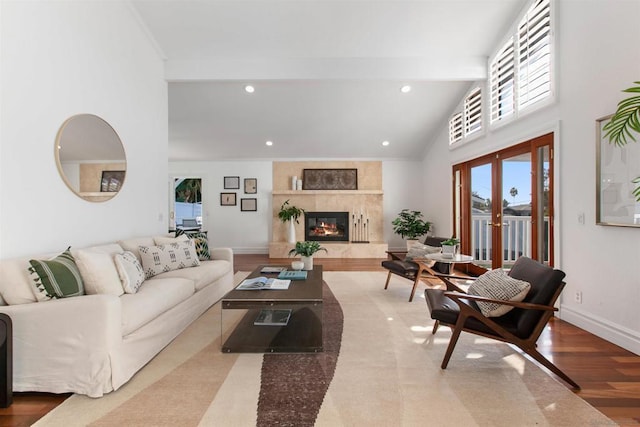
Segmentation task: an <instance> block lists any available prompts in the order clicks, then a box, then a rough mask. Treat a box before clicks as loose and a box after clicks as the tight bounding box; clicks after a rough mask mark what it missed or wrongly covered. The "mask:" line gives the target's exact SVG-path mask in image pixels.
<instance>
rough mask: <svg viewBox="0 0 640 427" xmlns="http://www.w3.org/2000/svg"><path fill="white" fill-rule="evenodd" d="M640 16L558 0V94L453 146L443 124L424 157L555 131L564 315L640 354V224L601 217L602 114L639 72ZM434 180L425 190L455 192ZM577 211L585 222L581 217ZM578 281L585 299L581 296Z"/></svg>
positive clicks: (434, 168)
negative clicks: (598, 159) (598, 143)
mask: <svg viewBox="0 0 640 427" xmlns="http://www.w3.org/2000/svg"><path fill="white" fill-rule="evenodd" d="M638 16H640V2H637V1H626V0H610V1H606V2H605V1H600V0H584V1H579V2H578V1H571V0H560V1H557V2H556V17H557V19H558V22H557V24H556V43H557V45H556V50H557V55H556V58H557V60H558V67H557V69H558V76H557V80H556V81H557V102H556V104H555V105H553V106H550V107H547V108H545V109H543V110H541V111H537V112H535V113H533V114H531V115H528V116H526V117H523V118H522V119H521V120H519V121H517V122H514V123H512V124H510V125H508V126H505V127H503V128H501V129H499V130H497V131H494V132H489V133H488V134H486V135H485V136H484V137H482V138H480V139H478V140H476V141H473V142H471V143H469V144H466V145H464V146H462V147H460V148H458V149H455V150H452V151H449V149H448V148H447V145H448V142H447V133H446V131H445V129H444V126H443V131H442V133H441V134H440V136H439V137H438V138H437V140H436V141H435V143H434V144H433V146H431V147H430V148H429V149H428V152H427V155H426V157H425V163H426V164H427V165H428V167H425V175H424V180H425V182H430V181H433V180H436V179H437V178H438V176H440V175H441V174H449V175H450V174H451V165H452V164H454V163H457V162H459V161H462V160H466V159H470V158H473V157H475V156H478V155H479V154H483V153H487V152H491V151H494V150H496V149H499V148H503V147H505V146H509V145H513V144H516V143H518V142H521V141H523V140H526V139H528V138H531V137H533V136H536V135H541V134H543V133H546V132H548V131H554V132H555V139H556V151H555V155H556V158H555V161H556V163H555V165H556V167H557V169H556V173H557V182H556V183H555V184H556V189H557V190H558V192H557V194H556V232H557V237H558V241H559V243H558V246H557V254H558V255H557V260H556V261H557V263H556V266H557V267H558V268H560V269H562V270H564V271H565V272H566V273H567V277H566V282H567V287H566V288H565V291H564V293H563V296H562V302H561V317H562V318H563V319H565V320H567V321H569V322H571V323H574V324H576V325H578V326H580V327H582V328H584V329H586V330H588V331H590V332H592V333H595V334H596V335H599V336H601V337H603V338H605V339H608V340H610V341H612V342H614V343H616V344H619V345H621V346H622V347H625V348H627V349H629V350H631V351H634V352H635V353H639V354H640V314H639V313H640V312H639V311H638V309H637V303H638V301H640V229H638V228H617V227H604V226H597V225H595V205H596V202H595V138H596V136H595V120H596V119H597V118H599V117H602V116H605V115H607V114H611V113H613V112H614V111H615V108H616V104H617V102H618V101H620V100H621V99H622V98H623V97H624V94H623V93H621V90H622V89H625V88H627V87H630V86H631V85H632V82H634V81H637V80H639V79H640V49H638V45H639V44H640V27H639V26H638V25H637V17H638ZM433 158H441V159H447V158H448V159H449V161H448V162H446V161H443V162H440V163H434V162H430V161H429V159H433ZM638 171H639V172H640V165H638ZM427 188H428V193H427V200H433V199H434V198H437V197H440V198H441V199H442V195H443V194H444V195H446V197H447V198H449V193H448V192H447V193H441V192H440V190H439V189H438V188H437V187H435V186H431V187H427ZM580 213H584V214H585V217H586V221H585V224H580V223H579V222H578V215H579V214H580ZM433 216H434V218H438V219H441V218H445V217H448V218H451V202H450V201H449V200H444V199H442V204H441V205H440V211H439V212H438V213H437V214H434V215H433ZM450 222H451V220H449V223H450ZM576 291H580V292H582V304H578V303H576V302H574V298H573V296H574V294H575V292H576Z"/></svg>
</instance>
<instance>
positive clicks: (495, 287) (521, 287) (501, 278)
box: [469, 268, 531, 317]
mask: <svg viewBox="0 0 640 427" xmlns="http://www.w3.org/2000/svg"><path fill="white" fill-rule="evenodd" d="M529 289H531V284H530V283H529V282H525V281H524V280H518V279H514V278H513V277H510V276H508V275H507V273H505V271H504V270H502V269H501V268H496V269H495V270H490V271H487V272H486V273H484V274H483V275H482V276H480V277H478V278H477V279H476V281H475V282H473V283H472V284H471V286H469V293H470V294H471V295H477V296H480V297H485V298H491V299H497V300H501V301H522V300H524V299H525V297H526V296H527V293H529ZM477 304H478V307H480V311H481V312H482V314H484V315H485V316H487V317H500V316H502V315H504V314H506V313H508V312H509V311H511V310H513V307H510V306H508V305H502V304H496V303H490V302H477Z"/></svg>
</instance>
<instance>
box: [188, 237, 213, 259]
mask: <svg viewBox="0 0 640 427" xmlns="http://www.w3.org/2000/svg"><path fill="white" fill-rule="evenodd" d="M187 237H188V238H190V239H191V240H193V243H194V244H195V245H196V253H197V254H198V259H199V260H200V261H206V260H209V259H211V254H210V253H209V239H208V237H207V233H206V232H205V233H202V232H198V233H189V234H187Z"/></svg>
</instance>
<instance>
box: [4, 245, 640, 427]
mask: <svg viewBox="0 0 640 427" xmlns="http://www.w3.org/2000/svg"><path fill="white" fill-rule="evenodd" d="M234 258H235V270H236V271H240V270H242V271H250V270H253V269H254V268H255V267H256V266H257V265H258V264H283V265H288V264H290V263H291V259H269V258H268V256H267V255H235V257H234ZM380 261H381V260H379V259H329V258H316V259H315V262H316V263H318V264H322V266H323V268H324V270H325V271H384V269H383V268H382V267H380ZM383 286H384V283H380V287H381V288H382V287H383ZM410 289H411V288H410V282H409V281H407V295H408V292H409V291H410ZM417 302H419V301H414V302H413V303H411V304H415V303H417ZM407 304H410V303H407ZM426 313H427V309H426V307H425V315H426ZM538 347H539V349H540V352H541V353H542V354H544V355H545V357H548V358H549V359H551V360H553V362H554V363H555V364H556V365H557V366H558V367H560V369H562V370H563V371H565V372H566V373H567V374H568V375H569V376H570V377H571V378H573V379H574V380H575V381H576V382H577V383H578V384H580V386H581V387H582V389H581V390H580V391H578V392H576V394H577V395H578V396H580V397H581V398H583V399H584V400H585V401H587V402H588V403H589V404H591V405H592V406H594V407H596V408H597V409H598V410H600V411H601V412H602V413H604V414H605V415H606V416H608V417H609V418H611V419H613V420H614V421H615V422H616V423H618V424H619V425H621V426H640V356H638V355H635V354H633V353H631V352H629V351H627V350H624V349H622V348H620V347H618V346H616V345H614V344H612V343H610V342H608V341H605V340H602V339H600V338H598V337H596V336H595V335H592V334H590V333H588V332H586V331H584V330H582V329H580V328H577V327H575V326H573V325H571V324H569V323H567V322H564V321H562V320H559V319H553V320H552V321H551V322H550V323H549V325H548V326H547V328H546V329H545V331H544V332H543V334H542V336H541V337H540V340H539V341H538ZM68 396H69V394H60V395H58V394H49V393H15V394H14V398H13V405H11V406H10V407H9V408H4V409H0V427H2V426H20V427H22V426H25V427H26V426H30V425H31V424H33V423H34V422H35V421H37V420H38V419H40V418H41V417H43V416H44V415H45V414H46V413H47V412H49V411H51V410H52V409H53V408H55V407H56V406H57V405H59V404H60V403H62V402H63V401H64V400H65V399H66V398H67V397H68Z"/></svg>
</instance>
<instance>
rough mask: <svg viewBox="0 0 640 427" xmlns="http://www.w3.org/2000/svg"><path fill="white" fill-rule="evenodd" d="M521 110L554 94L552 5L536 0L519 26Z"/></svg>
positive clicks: (519, 98) (518, 93)
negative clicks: (552, 88)
mask: <svg viewBox="0 0 640 427" xmlns="http://www.w3.org/2000/svg"><path fill="white" fill-rule="evenodd" d="M517 37H518V53H517V54H518V88H517V97H518V98H517V99H518V109H522V108H525V107H527V106H529V105H531V104H533V103H536V102H538V101H541V100H542V99H544V98H546V97H547V96H549V95H550V94H551V5H550V0H536V1H535V2H534V3H533V5H532V6H531V8H530V9H529V10H528V11H527V13H526V14H525V16H524V18H523V19H522V21H520V25H518V33H517Z"/></svg>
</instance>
